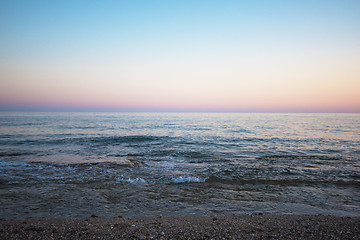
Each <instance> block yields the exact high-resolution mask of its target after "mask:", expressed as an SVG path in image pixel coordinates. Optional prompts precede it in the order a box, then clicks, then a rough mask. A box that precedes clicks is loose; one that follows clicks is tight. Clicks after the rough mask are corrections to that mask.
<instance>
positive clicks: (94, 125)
mask: <svg viewBox="0 0 360 240" xmlns="http://www.w3.org/2000/svg"><path fill="white" fill-rule="evenodd" d="M359 146H360V115H359V114H220V113H213V114H193V113H95V114H93V113H23V114H20V113H0V204H1V217H5V218H26V217H88V216H90V215H91V214H96V215H99V216H106V217H114V216H118V215H122V216H138V215H142V216H148V215H159V214H162V215H215V214H233V213H256V212H266V213H299V214H332V215H347V216H352V215H360V191H359V190H360V147H359Z"/></svg>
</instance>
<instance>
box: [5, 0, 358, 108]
mask: <svg viewBox="0 0 360 240" xmlns="http://www.w3.org/2000/svg"><path fill="white" fill-rule="evenodd" d="M0 36H1V37H0V39H1V40H0V110H1V111H39V110H46V111H220V112H227V111H230V112H232V111H233V112H355V113H360V67H359V66H360V1H357V0H354V1H352V0H344V1H331V0H327V1H319V0H317V1H316V0H313V1H298V0H295V1H265V0H262V1H260V0H258V1H230V0H224V1H211V0H208V1H202V0H196V1H141V0H134V1H22V0H15V1H10V0H3V1H1V2H0Z"/></svg>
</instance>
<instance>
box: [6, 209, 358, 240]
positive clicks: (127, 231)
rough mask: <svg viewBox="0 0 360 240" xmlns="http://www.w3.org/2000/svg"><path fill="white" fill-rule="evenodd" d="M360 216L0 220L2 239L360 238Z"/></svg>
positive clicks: (266, 215)
mask: <svg viewBox="0 0 360 240" xmlns="http://www.w3.org/2000/svg"><path fill="white" fill-rule="evenodd" d="M359 237H360V217H338V216H324V215H271V214H252V215H247V214H244V215H233V216H212V217H208V216H207V217H195V216H172V217H168V216H157V217H144V218H141V217H140V218H123V217H121V216H119V217H118V218H103V217H97V216H95V215H93V216H91V217H89V218H82V219H80V218H69V219H45V218H43V219H26V220H12V219H11V220H9V219H2V220H1V221H0V239H359Z"/></svg>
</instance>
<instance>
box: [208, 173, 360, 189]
mask: <svg viewBox="0 0 360 240" xmlns="http://www.w3.org/2000/svg"><path fill="white" fill-rule="evenodd" d="M205 183H209V184H216V183H221V184H228V185H246V184H256V185H258V184H260V185H278V186H302V185H309V186H314V185H336V186H353V187H360V181H356V180H355V181H352V180H311V179H261V178H254V179H235V178H222V177H218V176H214V175H211V176H209V177H208V178H207V179H206V180H205Z"/></svg>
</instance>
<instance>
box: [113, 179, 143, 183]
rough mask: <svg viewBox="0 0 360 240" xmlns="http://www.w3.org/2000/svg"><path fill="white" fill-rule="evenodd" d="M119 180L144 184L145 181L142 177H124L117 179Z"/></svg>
mask: <svg viewBox="0 0 360 240" xmlns="http://www.w3.org/2000/svg"><path fill="white" fill-rule="evenodd" d="M117 180H118V181H119V182H127V183H134V184H138V183H141V184H146V181H145V180H144V179H142V178H125V179H117Z"/></svg>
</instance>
